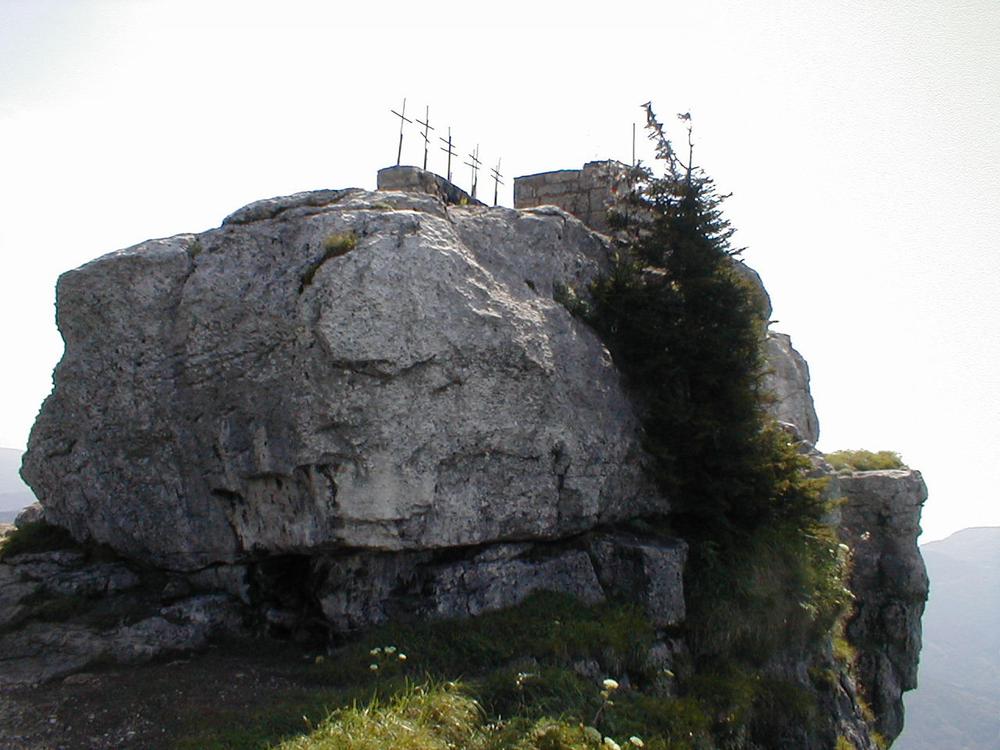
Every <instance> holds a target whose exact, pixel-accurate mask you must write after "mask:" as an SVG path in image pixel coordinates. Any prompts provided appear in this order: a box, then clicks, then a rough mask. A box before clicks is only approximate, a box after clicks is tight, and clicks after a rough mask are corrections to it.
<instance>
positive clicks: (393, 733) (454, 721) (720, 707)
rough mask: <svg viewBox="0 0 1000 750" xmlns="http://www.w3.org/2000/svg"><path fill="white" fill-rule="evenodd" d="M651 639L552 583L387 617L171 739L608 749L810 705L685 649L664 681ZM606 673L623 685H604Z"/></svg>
mask: <svg viewBox="0 0 1000 750" xmlns="http://www.w3.org/2000/svg"><path fill="white" fill-rule="evenodd" d="M653 640H654V632H653V629H652V627H651V626H650V625H649V623H648V622H647V621H646V619H645V617H644V616H643V615H642V614H641V613H640V611H639V610H638V609H636V608H634V607H632V606H629V605H626V604H621V603H607V604H602V605H597V606H587V605H584V604H582V603H580V602H579V601H577V600H575V599H573V598H572V597H568V596H565V595H560V594H551V593H539V594H536V595H534V596H532V597H530V598H529V599H527V600H526V601H525V602H524V603H523V604H521V605H520V606H518V607H513V608H511V609H507V610H502V611H499V612H493V613H488V614H485V615H482V616H480V617H478V618H474V619H471V620H462V621H438V622H420V623H396V624H392V625H388V626H385V627H382V628H379V629H376V630H374V631H372V632H370V633H367V634H364V635H362V636H360V637H359V638H358V639H357V640H355V641H353V642H351V643H348V644H345V645H343V646H342V647H340V648H339V649H337V650H336V651H335V652H333V653H331V654H329V655H328V656H326V657H324V658H322V659H320V660H317V663H309V664H308V665H302V666H301V667H299V668H300V669H304V670H307V671H308V673H309V678H308V680H307V682H308V683H309V684H314V685H315V689H314V690H313V691H310V692H302V693H301V694H298V695H292V696H289V699H288V700H287V701H286V702H283V703H280V704H278V705H275V706H272V707H270V708H269V709H266V710H264V711H261V712H259V713H254V714H252V715H245V714H242V713H240V714H237V713H233V714H232V715H231V716H228V717H223V719H222V720H221V721H220V719H219V717H218V715H216V716H214V717H213V718H212V719H211V723H210V724H208V723H207V722H206V725H204V726H200V727H198V726H191V727H189V729H188V730H187V731H186V733H185V734H184V736H183V737H180V738H178V739H177V741H176V744H175V747H176V748H177V750H194V748H198V749H199V750H223V749H224V750H250V749H253V750H265V749H267V748H278V749H279V750H340V749H342V748H343V749H344V750H366V749H367V748H402V749H404V750H407V749H411V750H424V749H425V748H427V749H436V748H468V749H469V750H584V749H585V748H590V749H591V750H596V748H601V750H609V749H613V745H605V744H602V743H603V742H604V738H605V737H610V738H612V739H613V741H615V742H616V743H617V744H618V745H620V746H621V747H622V748H627V749H629V750H631V749H632V748H634V747H636V745H629V744H628V740H629V738H630V737H633V736H635V737H636V738H637V739H639V738H641V740H640V741H641V742H642V743H643V746H644V747H646V748H650V749H651V750H701V749H702V748H709V747H714V746H722V745H719V744H717V743H718V742H719V741H726V742H730V744H731V746H733V747H736V745H735V744H732V742H735V739H734V738H739V737H746V736H748V734H749V733H750V731H751V727H758V728H759V727H760V726H761V724H760V722H762V721H767V720H768V719H766V717H767V716H769V715H772V714H773V715H780V716H783V717H787V718H788V719H789V720H790V721H794V722H808V721H810V720H812V718H813V717H812V714H813V713H814V710H815V707H814V705H813V703H811V701H810V698H811V695H810V694H808V693H807V692H806V691H803V690H802V689H800V688H798V687H796V686H794V685H791V684H789V683H784V682H781V681H777V680H774V679H768V678H766V677H764V676H762V675H761V674H760V673H759V672H755V671H753V670H752V669H747V668H743V669H741V668H734V667H732V666H731V665H721V666H719V668H718V669H715V670H712V669H705V670H703V671H702V672H701V673H699V675H698V676H696V677H695V676H693V675H691V674H690V672H689V669H688V668H687V666H685V664H684V663H683V660H681V661H679V662H678V663H675V664H674V665H672V669H675V670H677V671H678V673H679V674H678V675H677V676H676V678H675V677H674V675H672V674H671V675H670V681H671V682H672V684H673V686H674V691H675V692H676V695H673V694H670V693H669V692H668V691H664V690H663V689H662V687H663V684H664V679H665V678H664V674H663V669H662V667H657V666H656V665H655V664H652V663H651V662H650V659H649V658H648V657H647V654H648V650H649V647H650V646H651V645H652V643H653ZM387 646H388V648H387ZM401 654H405V655H406V658H405V660H404V659H400V655H401ZM373 665H374V666H375V667H376V668H375V669H373V668H372V666H373ZM585 665H589V666H587V667H586V668H584V667H585ZM681 673H683V674H681ZM584 674H585V675H586V676H584ZM606 678H613V679H615V680H617V681H619V682H620V683H621V687H620V688H618V689H612V690H611V692H610V694H609V695H602V690H605V691H607V686H605V685H603V684H602V683H603V680H604V679H606ZM762 717H765V718H762ZM755 722H756V723H755ZM764 730H765V731H766V730H767V727H766V726H765V727H764Z"/></svg>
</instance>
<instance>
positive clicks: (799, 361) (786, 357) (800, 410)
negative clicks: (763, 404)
mask: <svg viewBox="0 0 1000 750" xmlns="http://www.w3.org/2000/svg"><path fill="white" fill-rule="evenodd" d="M766 352H767V364H768V369H767V371H766V374H765V376H764V387H765V388H767V390H769V391H770V392H771V393H772V394H773V397H774V402H773V403H772V404H771V413H772V414H773V415H774V417H775V419H777V420H778V421H779V422H786V423H788V424H793V425H795V427H796V429H797V430H798V433H799V435H800V436H801V437H802V438H803V439H805V440H807V441H808V442H810V443H812V444H813V445H815V444H816V443H817V442H818V441H819V418H818V417H817V416H816V408H815V406H814V405H813V399H812V393H811V392H810V391H809V365H808V364H806V361H805V359H804V358H803V357H802V355H801V354H799V353H798V352H797V351H796V350H795V348H794V347H793V346H792V339H791V337H790V336H788V335H787V334H784V333H777V332H775V331H771V332H769V333H768V334H767V347H766Z"/></svg>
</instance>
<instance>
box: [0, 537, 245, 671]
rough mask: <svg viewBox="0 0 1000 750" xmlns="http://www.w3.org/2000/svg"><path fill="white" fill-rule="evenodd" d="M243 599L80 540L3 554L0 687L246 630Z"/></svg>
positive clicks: (144, 657)
mask: <svg viewBox="0 0 1000 750" xmlns="http://www.w3.org/2000/svg"><path fill="white" fill-rule="evenodd" d="M246 617H247V610H246V607H245V606H244V604H243V603H242V602H240V601H239V600H238V599H237V598H235V597H234V596H232V595H230V594H228V593H226V592H224V591H221V590H219V588H218V587H217V586H211V585H208V586H203V587H201V588H200V590H199V589H196V588H195V587H193V586H192V585H191V584H190V583H188V582H186V581H185V582H183V584H182V585H181V588H179V587H178V581H170V580H167V579H165V578H164V577H163V576H162V574H158V573H156V572H154V571H148V570H146V571H143V570H141V569H139V568H136V566H134V565H132V564H130V563H128V562H126V561H123V560H119V559H101V558H100V557H96V558H94V557H90V556H88V555H87V554H85V552H83V551H81V550H55V551H51V552H39V553H32V554H21V555H13V556H11V557H9V558H7V559H4V560H3V561H2V562H0V688H6V687H11V686H17V685H25V684H38V683H44V682H48V681H50V680H53V679H57V678H59V677H63V676H65V675H68V674H72V673H74V672H78V671H80V670H82V669H86V668H88V667H90V666H92V665H95V664H101V663H118V664H135V663H140V662H146V661H149V660H151V659H154V658H156V657H158V656H163V655H166V654H171V653H181V652H187V651H192V650H198V649H200V648H203V647H204V646H206V645H207V644H208V643H209V641H210V640H211V639H212V638H215V637H218V636H221V635H228V636H234V635H239V634H242V633H244V632H246V630H245V627H244V621H245V619H246Z"/></svg>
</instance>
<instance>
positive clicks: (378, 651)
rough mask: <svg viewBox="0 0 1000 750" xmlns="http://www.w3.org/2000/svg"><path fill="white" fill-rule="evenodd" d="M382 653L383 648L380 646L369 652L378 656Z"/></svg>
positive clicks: (370, 654)
mask: <svg viewBox="0 0 1000 750" xmlns="http://www.w3.org/2000/svg"><path fill="white" fill-rule="evenodd" d="M381 653H382V649H380V648H373V649H372V650H371V651H369V652H368V654H369V656H378V655H379V654H381Z"/></svg>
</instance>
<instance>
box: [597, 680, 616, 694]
mask: <svg viewBox="0 0 1000 750" xmlns="http://www.w3.org/2000/svg"><path fill="white" fill-rule="evenodd" d="M601 684H602V685H604V689H605V690H607V691H608V692H609V693H610V692H611V691H612V690H617V689H618V682H617V680H612V679H610V678H609V679H607V680H605V681H604V682H602V683H601Z"/></svg>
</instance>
